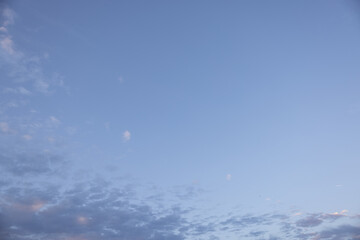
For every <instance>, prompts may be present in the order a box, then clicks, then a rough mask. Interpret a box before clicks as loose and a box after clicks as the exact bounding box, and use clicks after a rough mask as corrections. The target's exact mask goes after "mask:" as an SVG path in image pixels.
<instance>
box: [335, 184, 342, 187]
mask: <svg viewBox="0 0 360 240" xmlns="http://www.w3.org/2000/svg"><path fill="white" fill-rule="evenodd" d="M342 186H343V185H342V184H336V185H335V187H342Z"/></svg>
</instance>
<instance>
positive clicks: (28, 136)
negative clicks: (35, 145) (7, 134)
mask: <svg viewBox="0 0 360 240" xmlns="http://www.w3.org/2000/svg"><path fill="white" fill-rule="evenodd" d="M23 138H24V139H25V140H27V141H30V140H31V139H32V136H30V135H27V134H26V135H24V136H23Z"/></svg>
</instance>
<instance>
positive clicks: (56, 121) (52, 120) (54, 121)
mask: <svg viewBox="0 0 360 240" xmlns="http://www.w3.org/2000/svg"><path fill="white" fill-rule="evenodd" d="M50 121H51V122H52V123H55V124H60V120H59V119H57V118H56V117H54V116H50Z"/></svg>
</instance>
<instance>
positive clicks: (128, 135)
mask: <svg viewBox="0 0 360 240" xmlns="http://www.w3.org/2000/svg"><path fill="white" fill-rule="evenodd" d="M130 138H131V133H130V132H129V131H128V130H126V131H125V132H124V133H123V139H124V141H125V142H127V141H129V140H130Z"/></svg>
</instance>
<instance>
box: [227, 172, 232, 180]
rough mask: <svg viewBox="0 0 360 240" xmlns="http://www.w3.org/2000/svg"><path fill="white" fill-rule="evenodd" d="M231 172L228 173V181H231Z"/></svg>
mask: <svg viewBox="0 0 360 240" xmlns="http://www.w3.org/2000/svg"><path fill="white" fill-rule="evenodd" d="M231 177H232V176H231V174H230V173H229V174H226V180H228V181H230V180H231Z"/></svg>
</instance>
